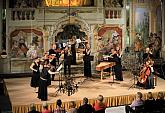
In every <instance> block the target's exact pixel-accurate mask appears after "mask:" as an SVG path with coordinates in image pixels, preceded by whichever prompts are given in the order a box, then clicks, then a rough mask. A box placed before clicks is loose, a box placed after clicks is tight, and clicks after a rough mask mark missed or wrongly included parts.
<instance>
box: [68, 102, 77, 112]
mask: <svg viewBox="0 0 165 113" xmlns="http://www.w3.org/2000/svg"><path fill="white" fill-rule="evenodd" d="M69 107H70V109H69V110H68V111H67V113H78V111H77V108H75V107H76V104H75V102H74V101H71V102H70V105H69Z"/></svg>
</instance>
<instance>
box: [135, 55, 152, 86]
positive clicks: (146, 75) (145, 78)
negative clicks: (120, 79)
mask: <svg viewBox="0 0 165 113" xmlns="http://www.w3.org/2000/svg"><path fill="white" fill-rule="evenodd" d="M153 64H154V61H153V60H152V59H150V58H148V59H147V60H146V62H145V64H144V66H143V68H142V70H141V71H140V77H139V81H138V83H137V85H139V86H142V87H144V88H146V89H151V88H152V89H153V88H154V69H153Z"/></svg>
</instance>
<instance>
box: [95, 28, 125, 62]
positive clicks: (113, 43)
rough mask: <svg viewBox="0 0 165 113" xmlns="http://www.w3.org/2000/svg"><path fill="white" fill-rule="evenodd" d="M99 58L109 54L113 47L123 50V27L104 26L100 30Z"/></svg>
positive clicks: (98, 40)
mask: <svg viewBox="0 0 165 113" xmlns="http://www.w3.org/2000/svg"><path fill="white" fill-rule="evenodd" d="M96 47H97V48H96V49H97V52H98V60H99V61H100V60H102V58H103V56H104V55H109V54H110V51H111V49H112V48H114V49H116V50H118V51H120V50H122V29H121V28H119V27H111V26H104V27H101V28H100V29H99V30H98V38H97V46H96Z"/></svg>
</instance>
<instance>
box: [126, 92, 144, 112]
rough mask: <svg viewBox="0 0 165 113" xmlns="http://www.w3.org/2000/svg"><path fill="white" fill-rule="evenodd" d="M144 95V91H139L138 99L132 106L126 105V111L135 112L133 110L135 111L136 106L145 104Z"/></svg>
mask: <svg viewBox="0 0 165 113" xmlns="http://www.w3.org/2000/svg"><path fill="white" fill-rule="evenodd" d="M142 97H143V95H142V93H141V92H137V94H136V100H134V101H133V102H132V104H131V105H130V106H129V105H127V106H126V107H125V111H126V113H129V112H133V111H135V107H138V106H142V105H144V101H143V100H142Z"/></svg>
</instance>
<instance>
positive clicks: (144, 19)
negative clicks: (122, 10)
mask: <svg viewBox="0 0 165 113" xmlns="http://www.w3.org/2000/svg"><path fill="white" fill-rule="evenodd" d="M135 31H136V35H138V36H137V38H139V39H138V40H141V41H142V43H143V45H144V46H146V45H147V44H148V43H147V42H148V36H149V10H148V9H147V8H136V11H135ZM136 40H137V39H136Z"/></svg>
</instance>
